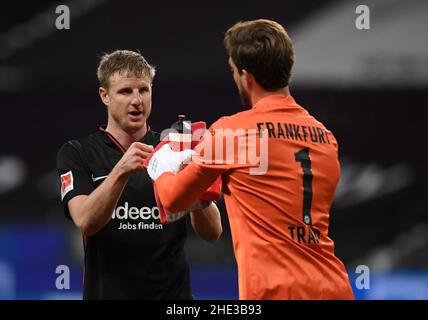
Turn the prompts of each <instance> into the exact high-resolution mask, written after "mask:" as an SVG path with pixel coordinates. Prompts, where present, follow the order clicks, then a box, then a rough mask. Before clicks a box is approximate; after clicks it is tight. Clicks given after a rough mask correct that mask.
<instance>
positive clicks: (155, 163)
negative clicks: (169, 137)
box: [147, 143, 194, 181]
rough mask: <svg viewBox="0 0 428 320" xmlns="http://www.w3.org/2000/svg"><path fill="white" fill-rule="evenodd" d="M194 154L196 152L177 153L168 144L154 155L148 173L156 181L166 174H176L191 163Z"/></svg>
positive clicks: (188, 150) (187, 150) (189, 150)
mask: <svg viewBox="0 0 428 320" xmlns="http://www.w3.org/2000/svg"><path fill="white" fill-rule="evenodd" d="M193 153H194V151H193V150H191V149H186V150H184V151H178V152H175V151H173V150H172V149H171V147H170V146H169V143H166V144H164V145H163V146H162V147H161V148H159V149H158V150H157V151H156V152H154V153H153V155H152V157H151V159H150V161H149V164H148V166H147V173H148V174H149V176H150V178H152V180H154V181H156V180H157V179H158V178H159V177H160V176H161V175H162V174H163V173H165V172H172V173H174V174H176V173H178V172H179V171H180V170H181V168H182V167H183V166H184V165H185V164H188V163H189V162H190V160H191V158H192V155H193Z"/></svg>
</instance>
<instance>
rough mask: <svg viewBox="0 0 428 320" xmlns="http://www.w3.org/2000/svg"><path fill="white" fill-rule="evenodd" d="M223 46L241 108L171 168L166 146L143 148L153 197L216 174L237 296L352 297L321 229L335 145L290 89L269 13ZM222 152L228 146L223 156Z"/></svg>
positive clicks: (168, 200) (286, 61)
mask: <svg viewBox="0 0 428 320" xmlns="http://www.w3.org/2000/svg"><path fill="white" fill-rule="evenodd" d="M224 44H225V47H226V50H227V52H228V54H229V65H230V68H231V71H232V73H233V78H234V80H235V83H236V85H237V87H238V90H239V93H240V96H241V98H242V101H243V103H244V104H245V105H246V106H248V107H249V108H248V109H247V110H245V111H242V112H240V113H237V114H235V115H232V116H229V117H222V118H220V119H219V120H218V121H217V122H215V123H214V124H213V125H212V126H211V127H210V129H209V131H207V132H206V133H205V135H204V138H203V140H202V142H201V143H200V144H199V145H198V148H197V149H198V150H197V151H196V154H195V155H194V156H193V157H192V161H191V162H190V163H189V164H188V165H187V166H186V167H185V168H184V169H182V170H181V171H179V170H177V169H173V167H175V168H178V167H179V166H177V164H172V163H171V160H170V159H172V158H173V157H172V156H169V155H170V154H171V153H173V152H174V151H172V150H171V148H169V147H168V146H167V145H166V146H164V147H162V148H161V149H159V150H158V152H156V153H155V154H154V155H153V157H152V159H151V160H150V162H149V166H148V173H149V175H150V176H151V178H152V179H153V180H155V188H156V190H157V192H158V194H159V197H160V200H161V202H162V204H163V205H164V206H165V207H166V208H168V210H171V211H180V210H182V209H184V208H186V207H189V206H190V205H191V204H192V203H194V202H195V201H197V199H198V197H199V196H200V195H201V193H202V192H203V190H206V189H207V187H209V186H210V185H211V184H212V183H213V182H214V181H215V180H216V179H217V178H218V177H219V176H221V177H222V180H223V192H224V199H225V202H226V207H227V212H228V216H229V221H230V227H231V232H232V239H233V246H234V252H235V256H236V260H237V265H238V274H239V297H240V299H353V298H354V296H353V292H352V289H351V286H350V283H349V279H348V275H347V272H346V270H345V267H344V265H343V263H342V262H341V261H340V260H339V259H338V258H337V257H336V256H335V254H334V243H333V240H332V239H330V238H329V237H328V226H329V211H330V207H331V204H332V201H333V196H334V193H335V190H336V186H337V184H338V181H339V177H340V164H339V161H338V145H337V141H336V139H335V137H334V135H333V134H332V132H331V131H329V130H328V129H327V128H326V127H325V126H324V125H323V124H322V123H321V122H319V121H318V120H316V119H315V118H314V117H313V116H311V115H310V114H309V113H308V112H307V111H306V110H305V109H304V108H303V107H302V106H300V105H299V104H298V103H297V102H296V101H295V100H294V99H293V97H292V96H291V94H290V90H289V83H290V78H291V69H292V66H293V63H294V57H295V56H294V49H293V45H292V42H291V40H290V38H289V36H288V34H287V32H286V31H285V30H284V28H283V27H282V26H281V25H280V24H278V23H276V22H274V21H270V20H254V21H247V22H239V23H237V24H235V25H234V26H233V27H231V28H230V29H229V30H228V31H227V32H226V35H225V39H224ZM225 132H229V133H230V132H232V133H235V136H234V137H233V139H229V140H230V141H232V142H234V143H233V145H232V148H231V149H230V148H229V149H228V147H225V145H224V144H222V143H224V142H225V141H226V140H228V137H227V134H226V133H225ZM249 132H253V133H255V135H256V137H257V138H258V139H259V140H260V141H258V142H257V143H256V148H254V146H251V145H247V146H246V148H247V149H250V148H252V149H254V150H256V151H257V152H259V154H258V156H257V157H255V159H259V161H258V164H257V163H255V162H254V161H253V162H252V161H251V159H250V158H251V157H249V155H250V154H249V150H247V151H248V153H247V155H248V157H245V154H244V157H241V155H242V153H241V151H242V148H243V147H242V144H240V143H239V141H244V142H245V141H247V142H248V141H250V138H251V134H250V133H249ZM237 137H238V139H236V138H237ZM242 137H244V138H245V139H240V138H242ZM263 141H264V142H263ZM219 146H220V147H219ZM228 150H229V151H230V150H232V151H234V152H232V153H233V155H232V156H231V157H228V158H227V159H225V154H227V153H228ZM211 151H213V152H211ZM229 153H230V152H229ZM186 155H189V152H187V153H186ZM210 157H211V158H210ZM176 158H177V157H176ZM178 158H180V157H178ZM184 158H185V156H184V157H181V160H180V161H183V159H184ZM253 160H254V157H253ZM172 162H173V161H172ZM154 164H155V165H154ZM257 169H260V170H257ZM189 190H192V192H189Z"/></svg>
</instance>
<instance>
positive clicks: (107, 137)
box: [98, 124, 153, 153]
mask: <svg viewBox="0 0 428 320" xmlns="http://www.w3.org/2000/svg"><path fill="white" fill-rule="evenodd" d="M106 127H107V126H106V125H102V126H100V127H99V128H98V130H99V131H98V132H100V133H102V136H103V137H104V141H105V142H106V143H107V144H109V145H110V146H112V147H114V148H116V149H119V150H120V151H121V152H122V153H125V152H126V149H125V147H124V146H122V144H121V143H120V142H119V141H117V139H116V138H115V137H114V136H113V135H112V134H111V133H110V132H108V131H106ZM152 140H153V139H152V131H151V129H150V126H149V125H148V124H147V132H146V134H145V135H144V137H143V138H141V140H140V142H141V143H145V144H152V143H153V142H152Z"/></svg>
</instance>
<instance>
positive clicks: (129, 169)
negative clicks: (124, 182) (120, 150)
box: [116, 142, 153, 175]
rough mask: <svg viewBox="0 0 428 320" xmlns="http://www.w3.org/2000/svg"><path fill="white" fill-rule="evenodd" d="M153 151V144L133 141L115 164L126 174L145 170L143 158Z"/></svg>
mask: <svg viewBox="0 0 428 320" xmlns="http://www.w3.org/2000/svg"><path fill="white" fill-rule="evenodd" d="M152 152H153V146H151V145H148V144H144V143H141V142H134V143H133V144H131V145H130V146H129V148H128V150H127V151H126V152H125V154H124V155H123V156H122V159H120V160H119V162H118V163H117V164H116V166H117V167H118V169H120V171H121V172H123V173H124V174H126V175H131V174H133V173H136V172H139V171H144V170H146V169H145V167H144V160H145V159H146V158H147V157H148V156H149V155H150V154H151V153H152Z"/></svg>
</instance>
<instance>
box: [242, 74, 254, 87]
mask: <svg viewBox="0 0 428 320" xmlns="http://www.w3.org/2000/svg"><path fill="white" fill-rule="evenodd" d="M254 80H255V79H254V77H253V75H252V74H251V73H249V72H248V71H247V70H245V69H242V73H241V83H242V84H243V85H244V88H245V90H247V91H248V89H250V88H252V87H253V83H254Z"/></svg>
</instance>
